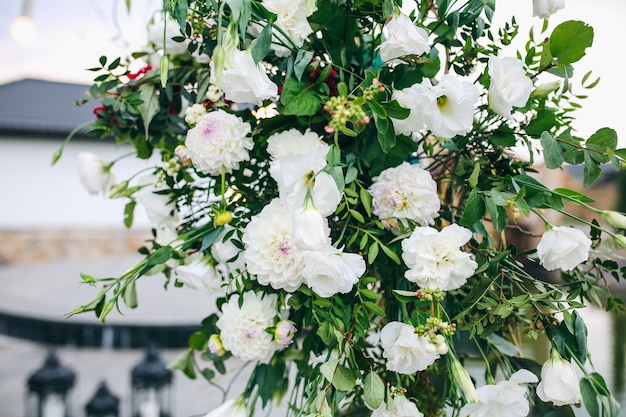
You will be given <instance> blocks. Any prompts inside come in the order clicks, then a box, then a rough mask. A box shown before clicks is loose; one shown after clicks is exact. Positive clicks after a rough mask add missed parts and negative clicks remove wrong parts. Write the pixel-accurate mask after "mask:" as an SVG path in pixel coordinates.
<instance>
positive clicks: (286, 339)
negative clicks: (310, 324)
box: [274, 320, 297, 348]
mask: <svg viewBox="0 0 626 417" xmlns="http://www.w3.org/2000/svg"><path fill="white" fill-rule="evenodd" d="M296 331H297V330H296V326H295V325H294V324H293V322H292V321H289V320H281V321H279V322H278V323H276V327H275V329H274V341H275V342H276V343H278V345H279V346H280V347H282V348H286V347H288V346H289V345H290V344H291V342H293V337H294V336H295V335H296Z"/></svg>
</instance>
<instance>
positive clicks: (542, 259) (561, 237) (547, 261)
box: [537, 226, 591, 271]
mask: <svg viewBox="0 0 626 417" xmlns="http://www.w3.org/2000/svg"><path fill="white" fill-rule="evenodd" d="M590 247H591V239H589V238H588V237H587V236H586V235H585V234H584V233H583V232H582V231H580V230H578V229H576V228H574V227H569V226H554V227H553V228H552V229H550V230H547V231H546V232H545V233H544V234H543V236H542V237H541V240H540V241H539V244H538V245H537V256H538V257H539V263H541V265H542V266H543V267H544V268H545V269H547V270H548V271H554V270H555V269H559V268H560V269H562V270H563V271H570V270H572V269H574V268H575V267H576V266H577V265H578V264H579V263H581V262H585V261H586V260H587V258H588V257H589V248H590Z"/></svg>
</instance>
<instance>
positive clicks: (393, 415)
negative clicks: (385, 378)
mask: <svg viewBox="0 0 626 417" xmlns="http://www.w3.org/2000/svg"><path fill="white" fill-rule="evenodd" d="M392 401H393V403H392V404H391V408H390V409H389V410H387V404H385V403H384V402H383V403H382V404H381V405H380V407H378V408H377V409H376V410H374V411H373V412H372V416H371V417H424V414H422V413H421V412H420V410H418V409H417V406H416V405H415V403H414V402H412V401H411V400H409V399H408V398H406V397H405V396H404V395H398V396H395V397H393V400H392Z"/></svg>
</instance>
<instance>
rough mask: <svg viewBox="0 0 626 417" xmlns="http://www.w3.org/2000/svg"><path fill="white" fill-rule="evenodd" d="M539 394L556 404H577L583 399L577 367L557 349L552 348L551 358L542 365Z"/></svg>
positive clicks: (538, 386) (540, 396)
mask: <svg viewBox="0 0 626 417" xmlns="http://www.w3.org/2000/svg"><path fill="white" fill-rule="evenodd" d="M537 396H538V397H539V398H541V401H543V402H546V403H547V402H550V401H552V404H554V405H556V406H561V405H568V404H576V403H578V402H580V400H581V399H582V395H581V393H580V387H579V378H578V375H577V374H576V367H575V366H574V364H573V363H572V362H571V361H566V360H564V359H563V358H562V357H561V355H559V353H558V352H557V350H556V349H552V352H551V354H550V358H549V359H548V360H547V361H546V362H545V363H544V364H543V366H542V367H541V382H539V384H538V385H537Z"/></svg>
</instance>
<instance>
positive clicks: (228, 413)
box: [203, 398, 248, 417]
mask: <svg viewBox="0 0 626 417" xmlns="http://www.w3.org/2000/svg"><path fill="white" fill-rule="evenodd" d="M203 417H248V410H246V405H245V404H244V402H243V401H242V400H240V399H238V398H237V399H235V398H231V399H230V400H227V401H226V402H224V403H223V404H222V405H220V406H219V407H217V408H216V409H215V410H213V411H211V412H209V413H207V414H205V415H204V416H203Z"/></svg>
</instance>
